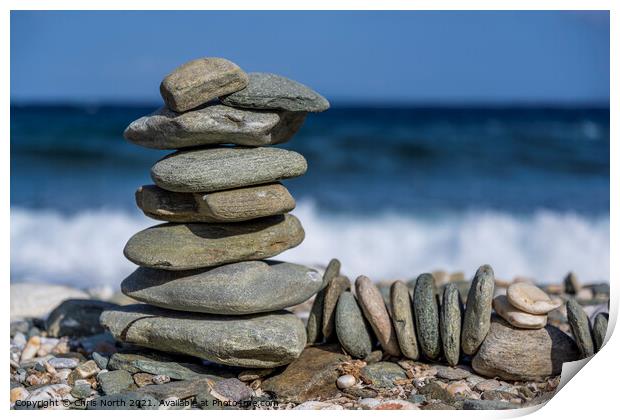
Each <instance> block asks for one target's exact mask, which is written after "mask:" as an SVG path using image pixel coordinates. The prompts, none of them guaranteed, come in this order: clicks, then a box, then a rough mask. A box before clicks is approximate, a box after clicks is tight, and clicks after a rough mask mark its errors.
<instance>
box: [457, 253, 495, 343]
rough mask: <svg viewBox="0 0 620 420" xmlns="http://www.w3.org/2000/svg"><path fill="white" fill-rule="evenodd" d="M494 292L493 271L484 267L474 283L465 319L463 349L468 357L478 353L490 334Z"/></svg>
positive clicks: (462, 333) (462, 337) (468, 299)
mask: <svg viewBox="0 0 620 420" xmlns="http://www.w3.org/2000/svg"><path fill="white" fill-rule="evenodd" d="M494 290H495V275H494V273H493V269H492V268H491V266H490V265H483V266H481V267H480V268H478V271H476V275H475V276H474V280H473V281H472V284H471V287H470V289H469V294H468V295H467V306H466V307H465V315H464V317H463V329H462V332H461V347H462V349H463V353H465V354H467V355H473V354H475V353H476V350H478V347H480V344H482V341H483V340H484V337H486V335H487V333H488V332H489V327H490V326H491V310H492V304H493V294H494Z"/></svg>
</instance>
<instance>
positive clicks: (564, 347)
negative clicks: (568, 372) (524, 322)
mask: <svg viewBox="0 0 620 420" xmlns="http://www.w3.org/2000/svg"><path fill="white" fill-rule="evenodd" d="M578 359H579V349H578V348H577V346H576V345H575V342H574V341H573V340H572V339H571V338H570V337H569V336H568V335H566V334H564V333H563V332H562V331H560V330H559V329H557V328H555V327H553V326H551V325H547V326H546V327H545V328H541V329H538V330H524V329H519V328H515V327H513V326H511V325H510V324H508V323H507V322H506V321H504V320H503V319H501V318H499V317H493V321H492V322H491V326H490V330H489V332H488V335H487V337H486V339H485V340H484V343H482V345H481V346H480V349H479V350H478V352H477V353H476V355H475V356H474V358H473V360H472V367H473V368H474V370H475V371H476V373H478V374H479V375H482V376H486V377H489V378H494V377H498V378H500V379H503V380H508V381H529V380H540V379H542V378H545V377H548V376H555V375H559V374H560V373H561V372H562V365H563V364H564V363H566V362H572V361H575V360H578Z"/></svg>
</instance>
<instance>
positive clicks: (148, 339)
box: [101, 304, 306, 368]
mask: <svg viewBox="0 0 620 420" xmlns="http://www.w3.org/2000/svg"><path fill="white" fill-rule="evenodd" d="M101 323H102V324H103V325H104V326H105V327H106V328H108V330H110V332H111V333H112V335H113V336H114V338H116V339H117V340H120V341H123V342H125V343H128V344H135V345H137V346H142V347H147V348H151V349H155V350H160V351H164V352H170V353H180V354H187V355H190V356H196V357H199V358H202V359H205V360H208V361H211V362H215V363H220V364H223V365H229V366H240V367H247V368H272V367H276V366H282V365H286V364H288V363H290V362H292V361H293V360H295V359H296V358H297V357H299V355H300V354H301V352H302V350H303V349H304V346H305V344H306V330H305V328H304V325H303V323H302V322H301V320H300V319H299V318H297V317H296V316H295V315H294V314H292V313H290V312H287V311H278V312H273V313H266V314H259V315H242V316H223V315H207V314H196V313H188V312H178V311H171V310H167V309H160V308H157V307H154V306H149V305H143V304H138V305H127V306H122V307H120V308H118V309H115V310H109V311H105V312H103V313H102V315H101Z"/></svg>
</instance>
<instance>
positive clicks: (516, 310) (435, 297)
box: [307, 260, 602, 379]
mask: <svg viewBox="0 0 620 420" xmlns="http://www.w3.org/2000/svg"><path fill="white" fill-rule="evenodd" d="M323 282H324V284H325V285H326V286H325V288H324V289H323V290H321V292H319V293H318V294H317V296H316V298H315V301H314V304H313V307H312V310H311V312H310V316H309V318H308V324H307V330H308V341H309V343H320V342H329V341H334V340H336V339H337V340H338V342H339V343H340V345H341V347H342V349H343V350H344V351H345V352H346V353H347V354H349V355H351V356H352V357H354V358H359V359H365V358H366V359H371V358H372V357H371V352H372V351H373V349H374V348H376V343H377V342H378V343H379V345H380V347H381V349H382V350H383V353H384V354H385V355H387V356H393V357H399V356H404V357H405V358H407V359H411V360H419V359H424V360H428V361H431V362H439V361H443V362H445V363H446V364H448V365H450V366H456V365H457V364H458V363H459V362H462V361H464V360H466V359H469V360H471V363H472V367H473V368H474V370H475V371H476V372H478V373H479V374H481V375H485V376H490V377H496V376H497V377H500V378H503V379H517V378H518V379H527V378H540V377H544V376H551V375H557V374H559V373H560V372H559V370H560V369H561V366H562V363H563V362H567V361H572V360H577V359H578V358H579V354H578V350H577V346H576V345H575V342H574V341H573V340H572V339H571V338H570V337H569V336H568V335H566V334H565V333H563V332H562V331H560V330H559V329H557V328H555V327H553V326H551V325H546V324H547V322H546V319H547V318H546V315H544V314H546V313H547V312H548V311H551V310H553V309H556V308H557V307H558V306H559V303H558V302H554V301H551V299H549V297H548V296H547V295H546V294H545V293H544V292H543V291H542V290H540V289H538V288H536V287H535V286H531V285H529V284H526V283H515V284H513V285H511V286H510V287H509V288H508V295H507V297H506V296H499V297H497V298H496V299H495V300H493V296H494V293H495V276H494V273H493V269H492V268H491V267H490V266H488V265H483V266H481V267H480V268H479V269H478V271H477V272H476V274H475V276H474V278H473V280H472V282H471V285H470V287H469V289H468V293H467V299H466V305H464V304H463V303H462V299H461V291H460V288H459V287H458V286H457V284H456V282H451V283H447V284H445V285H443V286H442V287H438V285H437V282H436V279H435V278H434V277H433V275H431V274H428V273H425V274H421V275H420V276H419V277H418V278H417V279H416V280H415V281H414V282H412V284H406V283H404V282H402V281H397V282H394V283H392V285H391V287H390V290H389V296H387V297H386V296H385V295H383V294H382V293H381V290H380V288H379V287H377V285H376V284H374V283H373V282H372V281H371V280H370V279H369V278H368V277H365V276H359V277H358V278H357V280H356V281H355V287H354V289H355V293H353V292H352V291H351V289H352V285H351V283H350V281H349V279H347V278H346V277H345V276H342V275H341V274H340V263H339V262H338V261H337V260H332V261H331V262H330V264H329V266H328V268H327V270H326V272H325V276H324V279H323ZM411 289H413V290H411ZM543 295H544V296H543ZM494 303H495V310H496V312H497V313H498V314H499V315H500V316H501V317H502V318H504V319H505V320H506V321H507V322H504V320H503V319H502V318H500V317H497V316H495V315H493V304H494ZM509 305H510V306H509ZM513 305H514V306H513ZM569 311H570V309H569ZM541 317H542V318H541ZM569 318H570V316H569ZM541 319H542V320H544V323H542V321H541ZM586 322H587V317H586ZM571 325H572V324H571ZM601 328H602V327H601ZM534 329H536V331H534ZM333 332H335V334H333Z"/></svg>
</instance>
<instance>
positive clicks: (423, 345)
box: [413, 273, 441, 360]
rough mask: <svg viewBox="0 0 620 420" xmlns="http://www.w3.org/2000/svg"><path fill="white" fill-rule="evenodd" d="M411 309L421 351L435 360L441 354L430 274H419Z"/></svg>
mask: <svg viewBox="0 0 620 420" xmlns="http://www.w3.org/2000/svg"><path fill="white" fill-rule="evenodd" d="M413 310H414V315H415V323H416V331H417V333H418V339H419V342H418V343H419V346H420V350H421V353H422V354H423V355H424V356H425V357H427V358H428V359H431V360H435V359H437V358H438V357H439V355H440V354H441V337H440V334H439V308H438V306H437V291H436V288H435V280H434V278H433V276H432V275H431V274H428V273H424V274H420V276H419V277H418V279H417V280H416V283H415V290H414V293H413Z"/></svg>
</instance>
